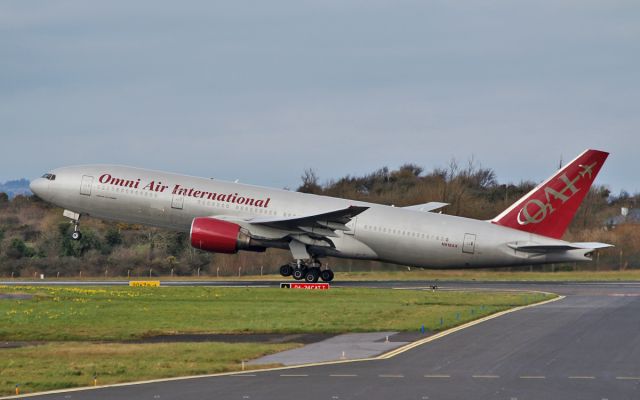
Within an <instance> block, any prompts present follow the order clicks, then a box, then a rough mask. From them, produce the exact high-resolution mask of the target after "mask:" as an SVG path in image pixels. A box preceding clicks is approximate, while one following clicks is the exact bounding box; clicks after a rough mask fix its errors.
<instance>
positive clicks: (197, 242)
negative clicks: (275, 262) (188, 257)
mask: <svg viewBox="0 0 640 400" xmlns="http://www.w3.org/2000/svg"><path fill="white" fill-rule="evenodd" d="M191 246H193V247H195V248H196V249H200V250H205V251H210V252H213V253H226V254H233V253H237V252H238V250H243V249H244V250H254V249H253V248H252V246H251V237H250V236H249V235H248V234H247V233H245V232H243V231H242V230H241V229H240V225H238V224H234V223H233V222H227V221H222V220H219V219H215V218H204V217H203V218H194V220H193V222H191Z"/></svg>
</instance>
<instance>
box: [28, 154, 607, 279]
mask: <svg viewBox="0 0 640 400" xmlns="http://www.w3.org/2000/svg"><path fill="white" fill-rule="evenodd" d="M608 155H609V153H606V152H603V151H599V150H585V151H584V152H583V153H582V154H580V155H579V156H578V157H576V158H575V159H574V160H573V161H571V162H570V163H568V164H567V165H566V166H564V167H563V168H561V169H560V170H559V171H557V172H556V173H555V174H554V175H553V176H551V177H550V178H549V179H547V180H545V181H544V182H542V183H541V184H540V185H538V186H537V187H535V188H534V189H533V190H531V191H530V192H529V193H528V194H526V195H525V196H523V197H522V198H521V199H519V200H518V201H516V202H515V203H514V204H513V205H512V206H511V207H509V208H507V209H506V210H504V211H503V212H502V213H501V214H500V215H498V216H496V217H495V218H493V219H492V220H489V221H483V220H475V219H470V218H463V217H457V216H452V215H446V214H442V213H439V212H435V211H437V210H439V209H441V208H443V207H444V206H446V205H447V204H446V203H440V202H430V203H425V204H419V205H414V206H409V207H394V206H387V205H381V204H374V203H367V202H362V201H353V200H347V199H340V198H333V197H327V196H318V195H313V194H305V193H298V192H291V191H287V190H280V189H272V188H266V187H260V186H252V185H246V184H241V183H237V182H225V181H220V180H217V179H207V178H197V177H192V176H185V175H178V174H173V173H166V172H160V171H153V170H147V169H140V168H133V167H126V166H117V165H103V164H100V165H81V166H71V167H63V168H58V169H55V170H52V171H51V172H48V173H46V174H44V175H43V176H42V177H41V178H38V179H35V180H34V181H33V182H32V183H31V190H32V192H33V193H35V194H36V195H37V196H38V197H40V198H41V199H42V200H44V201H46V202H49V203H52V204H54V205H56V206H59V207H61V208H63V210H64V211H63V215H64V216H65V217H68V218H70V219H71V222H72V223H73V224H74V230H73V233H72V239H74V240H80V239H81V236H82V235H81V232H80V230H79V223H80V217H81V216H92V217H97V218H101V219H105V220H115V221H124V222H128V223H137V224H143V225H149V226H155V227H161V228H168V229H172V230H177V231H183V232H189V237H190V241H191V245H192V246H193V247H195V248H197V249H201V250H204V251H209V252H215V253H227V254H234V253H237V252H238V251H240V250H243V251H258V252H260V251H265V250H266V249H267V248H279V249H287V250H289V251H290V252H291V255H292V261H291V262H290V263H288V264H285V265H282V266H281V267H280V274H281V275H282V276H285V277H288V276H292V277H293V278H294V279H296V280H305V281H306V282H318V280H320V279H321V280H322V281H325V282H330V281H332V280H333V278H334V273H333V271H332V270H331V269H329V268H327V267H326V265H325V266H323V265H322V263H321V261H320V259H321V258H324V257H327V256H332V257H339V258H349V259H361V260H376V261H383V262H389V263H394V264H400V265H407V266H414V267H422V268H439V269H446V268H479V267H510V266H519V265H533V264H545V263H562V262H574V261H586V260H590V259H591V258H592V255H593V253H594V251H595V250H598V249H601V248H605V247H611V245H609V244H605V243H595V242H582V243H571V242H567V241H564V240H562V236H563V234H564V233H565V231H566V229H567V227H568V226H569V223H570V222H571V220H572V219H573V217H574V215H575V213H576V211H577V209H578V207H579V206H580V203H581V202H582V200H583V199H584V197H585V196H586V194H587V193H588V192H589V188H590V187H591V184H592V183H593V181H594V180H595V178H596V175H597V174H598V172H599V171H600V168H601V167H602V165H603V163H604V162H605V160H606V159H607V157H608Z"/></svg>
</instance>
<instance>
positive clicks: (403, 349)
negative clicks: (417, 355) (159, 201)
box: [0, 292, 566, 400]
mask: <svg viewBox="0 0 640 400" xmlns="http://www.w3.org/2000/svg"><path fill="white" fill-rule="evenodd" d="M545 293H547V292H545ZM548 294H554V295H555V293H548ZM557 296H558V297H555V298H553V299H549V300H545V301H541V302H540V303H534V304H529V305H526V306H520V307H515V308H510V309H508V310H504V311H500V312H497V313H495V314H491V315H488V316H486V317H482V318H480V319H476V320H474V321H470V322H467V323H466V324H462V325H459V326H456V327H454V328H450V329H447V330H446V331H442V332H440V333H437V334H435V335H433V336H429V337H428V338H424V339H421V340H418V341H415V342H412V343H409V344H407V345H405V346H402V347H400V348H397V349H395V350H392V351H390V352H387V353H384V354H381V355H379V356H376V357H369V358H356V359H352V360H336V361H325V362H317V363H309V364H300V365H291V366H285V367H275V368H265V369H253V370H249V371H246V372H241V371H232V372H221V373H217V374H206V375H193V376H178V377H174V378H162V379H150V380H146V381H137V382H123V383H114V384H110V385H100V386H84V387H77V388H69V389H60V390H50V391H47V392H36V393H25V394H21V395H18V396H6V397H0V400H8V399H23V398H27V397H36V396H47V395H51V394H61V393H72V392H81V391H85V390H86V391H89V390H99V389H107V388H114V387H125V386H136V385H146V384H150V383H162V382H173V381H183V380H191V379H203V378H215V377H221V376H232V375H245V374H247V375H248V374H251V373H256V372H271V371H283V370H289V369H297V368H308V367H319V366H323V365H333V364H347V363H355V362H363V361H375V360H386V359H389V358H391V357H395V356H397V355H398V354H402V353H404V352H406V351H409V350H411V349H413V348H416V347H418V346H421V345H423V344H425V343H429V342H432V341H434V340H437V339H440V338H442V337H445V336H447V335H450V334H452V333H455V332H458V331H461V330H463V329H466V328H470V327H472V326H474V325H478V324H480V323H482V322H485V321H489V320H491V319H494V318H498V317H501V316H503V315H506V314H510V313H512V312H516V311H520V310H524V309H527V308H532V307H537V306H541V305H544V304H549V303H553V302H554V301H559V300H562V299H564V298H565V297H566V296H561V295H557Z"/></svg>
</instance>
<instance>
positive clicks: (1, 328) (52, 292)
mask: <svg viewBox="0 0 640 400" xmlns="http://www.w3.org/2000/svg"><path fill="white" fill-rule="evenodd" d="M0 293H24V294H29V295H32V296H33V297H32V298H31V299H21V300H18V299H3V300H0V340H2V341H39V342H44V343H46V344H44V345H38V346H29V347H23V348H18V349H0V394H9V393H11V392H13V390H14V388H15V384H16V383H19V384H20V385H21V387H22V390H23V392H29V391H36V390H45V389H54V388H61V387H72V386H84V385H88V384H90V383H91V381H92V376H93V374H94V373H97V374H98V376H99V381H100V383H108V382H122V381H132V380H139V379H149V378H156V377H168V376H182V375H189V374H203V373H212V372H221V371H230V370H234V369H237V368H239V366H240V361H241V360H243V359H244V360H247V359H251V358H255V357H258V356H261V355H263V354H268V353H273V352H277V351H281V350H283V349H285V348H288V347H291V346H296V344H285V345H273V344H270V345H266V344H257V343H249V344H247V343H244V344H242V343H233V344H230V343H226V344H222V343H179V344H175V343H172V344H126V343H121V342H122V341H126V340H130V339H139V338H144V337H149V336H154V335H159V334H181V333H189V334H193V333H237V334H243V333H245V334H246V333H344V332H364V331H381V330H392V331H418V330H419V329H420V327H421V326H422V325H424V326H425V327H426V329H428V330H431V331H436V330H442V329H446V328H449V327H451V326H455V325H459V324H461V323H464V322H466V321H469V320H472V319H476V318H478V317H481V316H485V315H488V314H492V313H495V312H498V311H502V310H505V309H508V308H512V307H515V306H520V305H525V304H530V303H534V302H539V301H543V300H546V299H549V298H551V297H552V296H553V295H549V294H544V293H504V292H503V293H500V292H449V291H446V292H445V291H435V292H432V291H409V290H391V289H351V288H350V289H332V290H329V291H302V290H282V289H266V288H260V289H255V288H210V287H159V288H129V287H95V288H89V287H87V288H84V287H83V288H74V287H32V286H23V287H6V286H5V287H0ZM107 341H117V342H120V343H105V342H107ZM88 377H89V378H91V379H88Z"/></svg>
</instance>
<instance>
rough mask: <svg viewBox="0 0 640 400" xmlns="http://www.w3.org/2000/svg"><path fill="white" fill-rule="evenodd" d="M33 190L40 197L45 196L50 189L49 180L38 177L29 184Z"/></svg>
mask: <svg viewBox="0 0 640 400" xmlns="http://www.w3.org/2000/svg"><path fill="white" fill-rule="evenodd" d="M29 189H31V192H32V193H33V194H35V195H36V196H38V197H44V196H45V195H46V193H47V189H49V181H48V180H46V179H44V178H38V179H36V180H33V181H31V183H30V184H29Z"/></svg>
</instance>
